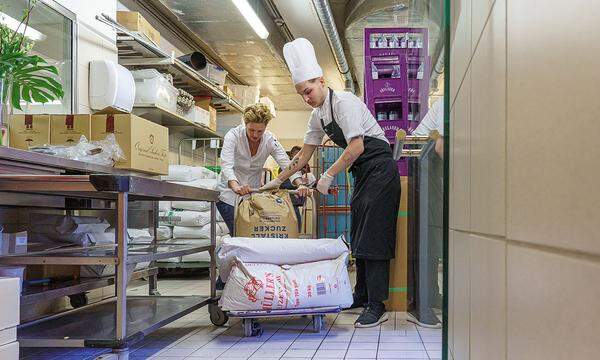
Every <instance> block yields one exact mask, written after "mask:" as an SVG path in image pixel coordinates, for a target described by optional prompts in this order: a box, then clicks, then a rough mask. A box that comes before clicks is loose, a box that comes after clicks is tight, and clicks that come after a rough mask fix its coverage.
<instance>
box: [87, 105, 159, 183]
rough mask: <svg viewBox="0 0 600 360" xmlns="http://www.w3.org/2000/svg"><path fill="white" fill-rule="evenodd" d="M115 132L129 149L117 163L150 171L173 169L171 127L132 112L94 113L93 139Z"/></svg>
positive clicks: (123, 166) (117, 165)
mask: <svg viewBox="0 0 600 360" xmlns="http://www.w3.org/2000/svg"><path fill="white" fill-rule="evenodd" d="M110 133H114V134H115V137H116V138H117V142H118V143H119V146H121V149H123V152H124V153H125V160H122V161H119V162H118V163H117V164H115V167H117V168H119V169H128V170H135V171H140V172H145V173H150V174H158V175H167V174H168V173H169V130H168V129H167V128H166V127H164V126H161V125H158V124H155V123H153V122H151V121H148V120H146V119H143V118H141V117H139V116H135V115H132V114H106V115H92V135H91V139H92V140H102V139H104V138H106V136H107V135H108V134H110Z"/></svg>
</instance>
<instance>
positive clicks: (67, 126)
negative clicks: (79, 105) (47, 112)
mask: <svg viewBox="0 0 600 360" xmlns="http://www.w3.org/2000/svg"><path fill="white" fill-rule="evenodd" d="M91 126H92V121H91V115H90V114H79V115H52V116H50V143H51V144H52V145H76V144H77V143H78V142H79V139H80V138H81V136H82V135H83V136H85V138H86V139H88V140H90V133H91V131H92V128H91Z"/></svg>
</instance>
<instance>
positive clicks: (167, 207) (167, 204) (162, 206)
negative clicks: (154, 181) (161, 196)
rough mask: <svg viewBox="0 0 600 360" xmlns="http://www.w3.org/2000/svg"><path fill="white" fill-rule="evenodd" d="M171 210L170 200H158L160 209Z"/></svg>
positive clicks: (162, 210) (163, 210)
mask: <svg viewBox="0 0 600 360" xmlns="http://www.w3.org/2000/svg"><path fill="white" fill-rule="evenodd" d="M169 210H171V202H170V201H159V202H158V211H160V212H165V211H169Z"/></svg>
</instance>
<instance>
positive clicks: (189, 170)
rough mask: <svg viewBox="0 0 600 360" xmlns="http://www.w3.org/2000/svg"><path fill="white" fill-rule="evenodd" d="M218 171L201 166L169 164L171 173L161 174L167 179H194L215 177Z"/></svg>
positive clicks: (163, 178)
mask: <svg viewBox="0 0 600 360" xmlns="http://www.w3.org/2000/svg"><path fill="white" fill-rule="evenodd" d="M216 175H217V174H216V173H215V172H213V171H211V170H209V169H207V168H205V167H201V166H188V165H169V175H163V176H161V177H160V178H161V180H166V181H184V182H187V181H193V180H198V179H210V178H215V177H216Z"/></svg>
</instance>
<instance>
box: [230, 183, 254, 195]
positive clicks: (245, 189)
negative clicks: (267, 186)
mask: <svg viewBox="0 0 600 360" xmlns="http://www.w3.org/2000/svg"><path fill="white" fill-rule="evenodd" d="M229 188H230V189H231V190H232V191H233V192H234V193H236V194H238V195H240V196H243V195H248V194H250V193H251V191H250V186H248V185H240V183H238V182H237V181H230V182H229Z"/></svg>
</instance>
